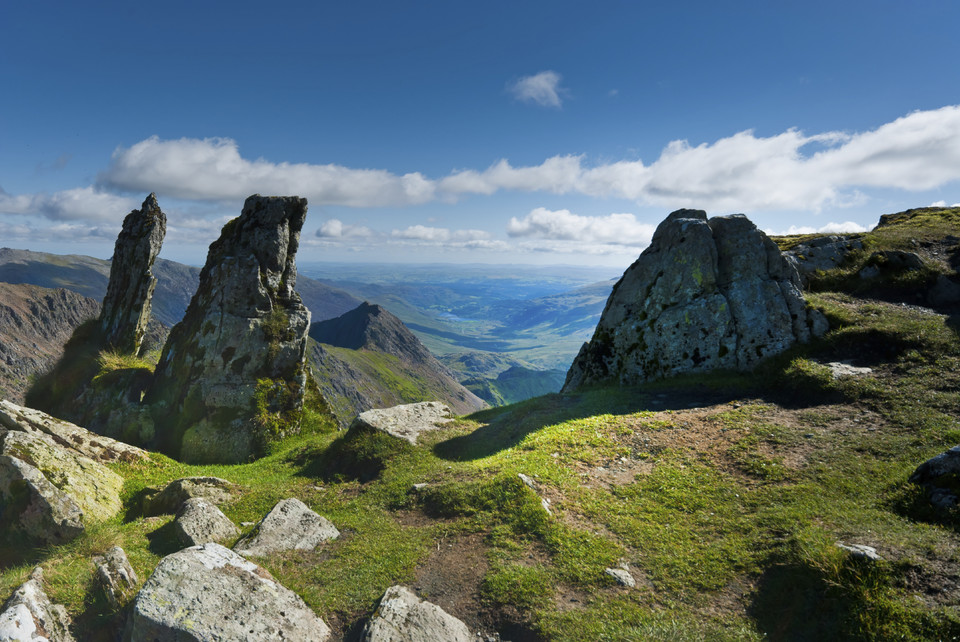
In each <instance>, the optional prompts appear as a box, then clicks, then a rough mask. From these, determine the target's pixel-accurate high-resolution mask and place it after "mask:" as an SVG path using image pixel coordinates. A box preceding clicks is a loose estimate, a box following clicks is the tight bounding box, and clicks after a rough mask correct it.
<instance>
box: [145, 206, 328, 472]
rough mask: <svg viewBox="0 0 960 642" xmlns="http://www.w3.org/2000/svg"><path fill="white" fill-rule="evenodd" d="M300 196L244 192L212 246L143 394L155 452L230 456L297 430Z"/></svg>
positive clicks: (303, 342) (301, 348)
mask: <svg viewBox="0 0 960 642" xmlns="http://www.w3.org/2000/svg"><path fill="white" fill-rule="evenodd" d="M306 215H307V201H306V199H302V198H299V197H296V196H289V197H280V196H269V197H265V196H260V195H254V196H251V197H249V198H248V199H247V200H246V202H245V203H244V206H243V212H242V213H241V215H240V216H239V217H238V218H236V219H234V220H232V221H230V222H229V223H227V224H226V225H225V226H224V227H223V232H222V233H221V235H220V238H219V239H218V240H217V241H215V242H214V243H213V244H212V245H211V246H210V252H209V254H208V255H207V262H206V265H205V266H204V268H203V270H202V271H201V273H200V284H199V287H198V288H197V292H196V294H195V295H194V297H193V299H192V300H191V301H190V305H189V307H188V308H187V311H186V314H185V315H184V318H183V320H182V321H181V322H180V323H178V324H177V325H176V326H174V327H173V329H172V330H171V331H170V336H169V338H168V340H167V343H166V345H165V346H164V348H163V353H162V355H161V357H160V362H159V363H158V364H157V368H156V373H155V379H154V382H153V384H152V386H151V387H150V389H149V390H148V391H147V394H146V397H145V398H144V401H145V402H146V403H147V404H149V405H151V406H152V408H153V413H154V417H155V418H156V420H157V426H156V439H157V442H158V447H159V449H160V450H162V451H163V452H165V453H167V454H169V455H171V456H173V457H176V458H178V459H180V460H182V461H187V462H192V463H211V462H219V463H236V462H242V461H246V460H248V459H249V458H250V457H251V456H257V455H259V454H262V453H263V451H264V449H265V447H266V445H267V444H268V443H269V442H271V441H273V440H276V439H279V438H281V437H283V436H284V435H285V434H287V433H288V432H296V431H297V430H299V425H300V414H301V410H302V407H303V394H304V389H305V385H306V376H307V371H306V365H305V360H304V354H305V351H306V347H307V329H308V327H309V325H310V312H309V310H307V308H306V307H305V306H304V305H303V303H302V301H301V299H300V295H298V294H297V293H296V291H295V290H294V285H295V283H296V275H297V269H296V260H295V257H296V253H297V248H298V246H299V243H300V230H301V228H302V227H303V222H304V219H305V218H306Z"/></svg>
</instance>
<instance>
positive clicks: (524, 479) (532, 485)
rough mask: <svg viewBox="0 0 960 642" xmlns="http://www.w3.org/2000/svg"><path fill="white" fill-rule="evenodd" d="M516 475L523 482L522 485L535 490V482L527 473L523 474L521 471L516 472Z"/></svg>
mask: <svg viewBox="0 0 960 642" xmlns="http://www.w3.org/2000/svg"><path fill="white" fill-rule="evenodd" d="M517 477H519V478H520V481H522V482H523V484H524V486H526V487H527V488H529V489H531V490H537V482H535V481H533V478H532V477H530V476H529V475H524V474H523V473H517Z"/></svg>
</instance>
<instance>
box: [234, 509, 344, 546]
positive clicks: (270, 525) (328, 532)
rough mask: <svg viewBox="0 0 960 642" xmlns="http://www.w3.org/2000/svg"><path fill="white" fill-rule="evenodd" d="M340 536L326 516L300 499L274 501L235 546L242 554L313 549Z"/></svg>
mask: <svg viewBox="0 0 960 642" xmlns="http://www.w3.org/2000/svg"><path fill="white" fill-rule="evenodd" d="M338 537H340V531H338V530H337V527H336V526H334V525H333V524H332V523H331V522H330V520H328V519H327V518H326V517H322V516H320V515H317V514H316V513H315V512H313V511H312V510H310V508H309V507H308V506H307V505H306V504H304V503H303V502H301V501H300V500H299V499H295V498H291V499H284V500H282V501H280V502H277V505H276V506H274V507H273V508H272V509H271V510H270V512H269V513H267V515H266V517H264V518H263V519H262V520H260V523H259V524H257V526H256V528H254V530H253V532H252V533H250V535H248V536H246V537H244V538H243V539H241V540H240V541H239V542H237V544H236V546H234V547H233V548H234V550H236V551H237V552H238V553H240V554H241V555H267V554H269V553H276V552H279V551H294V550H297V551H312V550H313V549H315V548H316V547H317V546H319V545H320V544H321V543H323V542H325V541H327V540H331V539H336V538H338Z"/></svg>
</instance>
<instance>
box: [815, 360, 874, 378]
mask: <svg viewBox="0 0 960 642" xmlns="http://www.w3.org/2000/svg"><path fill="white" fill-rule="evenodd" d="M824 365H826V366H827V367H828V368H830V374H831V375H833V378H834V379H839V378H840V377H859V376H862V375H867V374H870V373H871V372H873V368H867V367H866V366H864V367H859V366H855V365H853V364H850V363H847V362H845V361H831V362H830V363H826V364H824Z"/></svg>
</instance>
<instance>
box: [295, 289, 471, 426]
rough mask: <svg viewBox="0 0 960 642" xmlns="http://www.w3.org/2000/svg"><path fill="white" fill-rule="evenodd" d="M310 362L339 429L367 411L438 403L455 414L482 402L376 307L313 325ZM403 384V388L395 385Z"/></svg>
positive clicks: (367, 305) (361, 308) (368, 306)
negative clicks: (429, 402)
mask: <svg viewBox="0 0 960 642" xmlns="http://www.w3.org/2000/svg"><path fill="white" fill-rule="evenodd" d="M310 337H311V338H312V339H314V340H315V341H317V342H319V344H321V345H316V344H314V345H313V347H312V349H311V351H310V361H311V364H312V365H313V367H314V372H315V373H316V380H317V384H318V385H319V387H320V392H321V394H322V395H323V397H324V399H325V400H326V401H327V404H328V405H329V406H330V408H331V410H332V412H333V413H334V415H335V416H336V418H337V421H338V422H339V423H340V425H341V426H346V425H347V424H349V423H350V421H352V420H353V418H354V417H356V416H357V414H358V413H361V412H364V411H365V410H369V409H371V408H386V407H389V406H394V405H397V404H402V403H411V402H417V401H426V400H431V399H438V400H440V401H442V402H444V403H446V404H447V405H448V406H450V407H451V408H452V409H453V411H454V412H456V413H458V414H469V413H471V412H474V411H476V410H480V409H481V408H485V407H486V403H485V402H484V401H483V400H482V399H480V398H479V397H477V396H476V395H475V394H474V393H472V392H470V391H469V390H467V389H466V388H465V387H464V386H463V385H462V384H460V382H458V381H457V378H456V376H455V375H454V374H453V373H452V372H450V370H449V369H448V368H447V367H446V366H444V365H443V364H442V363H440V362H439V361H438V360H437V358H436V357H434V356H433V355H432V354H431V353H430V351H429V350H427V348H426V347H425V346H424V345H423V343H421V342H420V340H419V339H418V338H417V337H416V335H414V334H413V333H412V332H411V331H410V329H409V328H407V326H405V325H404V324H403V322H402V321H401V320H400V319H398V318H397V317H396V316H394V315H393V314H391V313H390V312H388V311H387V310H386V309H385V308H383V307H381V306H379V305H373V304H370V303H364V304H363V305H361V306H359V307H357V308H355V309H353V310H351V311H350V312H348V313H346V314H344V315H342V316H340V317H337V318H336V319H329V320H327V321H321V322H318V323H314V324H313V325H312V326H311V327H310ZM397 381H403V382H404V383H403V385H397Z"/></svg>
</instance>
